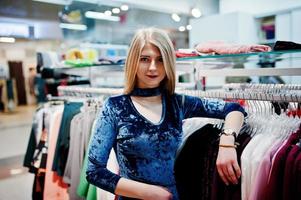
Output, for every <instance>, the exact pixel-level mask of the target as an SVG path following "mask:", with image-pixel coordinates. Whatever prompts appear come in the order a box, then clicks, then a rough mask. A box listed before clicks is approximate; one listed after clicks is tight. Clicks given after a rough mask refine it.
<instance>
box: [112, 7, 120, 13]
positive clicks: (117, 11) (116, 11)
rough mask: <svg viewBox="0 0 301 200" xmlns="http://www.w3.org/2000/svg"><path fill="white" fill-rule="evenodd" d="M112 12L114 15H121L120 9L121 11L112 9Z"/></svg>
mask: <svg viewBox="0 0 301 200" xmlns="http://www.w3.org/2000/svg"><path fill="white" fill-rule="evenodd" d="M112 12H113V13H114V14H118V13H120V9H119V8H113V9H112Z"/></svg>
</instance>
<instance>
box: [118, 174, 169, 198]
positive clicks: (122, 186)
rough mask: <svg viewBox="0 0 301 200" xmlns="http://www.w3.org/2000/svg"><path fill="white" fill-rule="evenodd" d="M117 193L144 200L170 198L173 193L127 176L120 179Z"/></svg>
mask: <svg viewBox="0 0 301 200" xmlns="http://www.w3.org/2000/svg"><path fill="white" fill-rule="evenodd" d="M115 194H117V195H120V196H126V197H132V198H137V199H144V200H153V199H156V200H170V199H172V194H171V193H170V192H169V191H168V190H167V189H166V188H163V187H161V186H156V185H150V184H146V183H141V182H137V181H133V180H129V179H126V178H121V179H119V181H118V183H117V186H116V189H115Z"/></svg>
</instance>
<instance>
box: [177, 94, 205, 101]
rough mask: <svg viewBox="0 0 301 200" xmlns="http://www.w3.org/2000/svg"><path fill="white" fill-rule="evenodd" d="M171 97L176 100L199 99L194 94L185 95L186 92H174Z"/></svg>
mask: <svg viewBox="0 0 301 200" xmlns="http://www.w3.org/2000/svg"><path fill="white" fill-rule="evenodd" d="M173 97H174V98H175V99H176V100H177V101H179V100H180V101H196V100H200V98H199V97H196V96H191V95H186V94H179V93H174V94H173Z"/></svg>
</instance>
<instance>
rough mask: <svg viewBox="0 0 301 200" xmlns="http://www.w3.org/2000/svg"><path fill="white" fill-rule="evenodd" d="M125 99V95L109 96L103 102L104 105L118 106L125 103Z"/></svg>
mask: <svg viewBox="0 0 301 200" xmlns="http://www.w3.org/2000/svg"><path fill="white" fill-rule="evenodd" d="M127 98H128V95H125V94H120V95H114V96H110V97H108V98H107V99H106V100H105V104H107V105H118V104H120V103H123V102H124V101H126V99H127Z"/></svg>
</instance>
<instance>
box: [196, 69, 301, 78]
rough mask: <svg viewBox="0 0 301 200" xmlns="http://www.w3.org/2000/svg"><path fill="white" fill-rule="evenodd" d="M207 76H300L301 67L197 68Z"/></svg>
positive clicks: (199, 72) (201, 73)
mask: <svg viewBox="0 0 301 200" xmlns="http://www.w3.org/2000/svg"><path fill="white" fill-rule="evenodd" d="M198 74H200V75H201V76H204V77H208V76H214V77H215V76H301V68H258V69H208V70H202V69H199V70H198Z"/></svg>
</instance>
